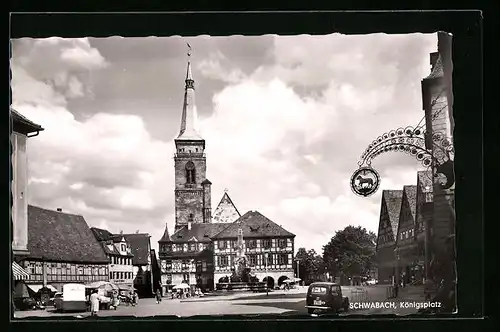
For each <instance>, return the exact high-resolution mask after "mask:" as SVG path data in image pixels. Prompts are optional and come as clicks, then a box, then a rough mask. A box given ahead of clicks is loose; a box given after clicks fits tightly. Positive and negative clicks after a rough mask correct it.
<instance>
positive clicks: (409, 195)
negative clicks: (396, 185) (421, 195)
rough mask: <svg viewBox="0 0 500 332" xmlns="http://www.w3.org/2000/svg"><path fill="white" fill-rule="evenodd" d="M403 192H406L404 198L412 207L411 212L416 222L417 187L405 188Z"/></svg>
mask: <svg viewBox="0 0 500 332" xmlns="http://www.w3.org/2000/svg"><path fill="white" fill-rule="evenodd" d="M403 191H404V196H405V198H406V200H407V202H408V205H409V207H410V212H411V215H412V217H413V220H415V215H416V209H417V186H415V185H411V186H404V187H403Z"/></svg>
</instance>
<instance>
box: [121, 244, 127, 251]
mask: <svg viewBox="0 0 500 332" xmlns="http://www.w3.org/2000/svg"><path fill="white" fill-rule="evenodd" d="M122 251H127V246H126V245H125V244H124V243H122Z"/></svg>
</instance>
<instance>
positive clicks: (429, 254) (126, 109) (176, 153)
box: [9, 32, 457, 319]
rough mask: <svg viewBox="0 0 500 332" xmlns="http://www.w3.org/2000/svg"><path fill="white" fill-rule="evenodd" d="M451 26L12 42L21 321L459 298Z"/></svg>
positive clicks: (420, 305) (438, 308)
mask: <svg viewBox="0 0 500 332" xmlns="http://www.w3.org/2000/svg"><path fill="white" fill-rule="evenodd" d="M451 39H452V37H451V36H450V35H449V34H446V33H441V32H440V33H434V34H428V35H426V34H409V35H397V36H389V35H383V34H374V35H367V36H344V35H340V34H333V35H329V36H288V37H282V36H261V37H245V36H235V37H208V36H200V37H190V38H183V37H165V38H157V37H151V38H138V39H135V38H118V37H116V38H115V37H111V38H90V37H89V38H79V39H64V38H57V37H53V38H47V39H19V40H13V41H12V45H13V46H12V47H13V56H12V59H11V67H12V73H13V75H12V77H13V79H12V84H11V85H12V91H13V98H12V99H13V100H12V105H11V108H10V110H9V112H10V116H11V120H12V134H11V147H12V155H11V161H12V169H13V172H12V178H11V181H12V213H11V216H12V227H11V230H12V232H11V233H12V264H11V265H12V273H11V285H12V294H11V295H12V306H11V307H12V308H11V309H12V311H13V317H14V318H16V319H27V318H33V317H48V318H54V317H66V316H70V317H75V318H80V319H98V318H99V317H114V316H120V317H123V316H135V317H151V316H175V317H193V316H220V315H266V314H269V315H309V316H318V315H322V314H328V313H332V314H335V315H337V314H338V315H341V316H345V315H377V314H394V315H407V314H418V313H429V312H433V313H441V312H443V313H453V312H455V311H456V310H457V307H456V303H455V302H456V301H455V289H456V285H457V280H456V272H455V269H456V267H455V262H456V261H455V247H454V238H455V208H454V192H455V191H454V190H455V185H454V173H453V160H454V147H453V144H452V142H453V138H452V133H453V126H454V122H453V116H452V96H451V93H450V90H451V67H450V66H451V54H450V52H451ZM325 45H329V46H328V47H331V49H332V54H333V55H331V58H328V57H327V55H325V52H323V51H322V49H323V47H326V46H325ZM342 45H344V46H345V49H342V48H339V47H340V46H342ZM393 45H397V47H396V48H397V49H398V50H399V51H398V52H394V53H392V54H389V53H388V52H386V49H387V48H389V47H392V46H393ZM374 47H375V48H377V50H378V51H377V52H378V53H377V52H371V50H372V49H373V48H374ZM407 49H408V50H407ZM333 50H335V51H333ZM369 50H370V51H369ZM270 52H274V53H272V54H273V56H272V57H270V56H269V54H271V53H270ZM250 53H252V56H250V55H249V54H250ZM254 53H255V54H254ZM319 54H321V56H323V58H321V57H320V58H318V57H317V56H318V55H319ZM255 59H257V60H255ZM318 59H320V60H318ZM367 64H370V65H367ZM354 80H356V82H355V81H354ZM361 96H363V97H361ZM400 98H402V99H404V102H405V106H404V107H400V108H398V109H396V108H395V105H401V103H402V101H403V100H402V99H400ZM398 107H399V106H398ZM405 112H406V113H405Z"/></svg>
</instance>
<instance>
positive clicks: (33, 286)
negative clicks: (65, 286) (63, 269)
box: [28, 284, 58, 293]
mask: <svg viewBox="0 0 500 332" xmlns="http://www.w3.org/2000/svg"><path fill="white" fill-rule="evenodd" d="M28 287H29V289H31V290H32V291H33V292H35V293H38V291H39V290H40V289H42V288H43V285H40V284H36V285H30V284H28ZM45 287H47V288H48V289H50V290H51V291H52V292H58V290H57V288H55V287H54V286H51V285H47V286H45Z"/></svg>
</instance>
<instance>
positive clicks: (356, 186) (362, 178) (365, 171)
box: [351, 167, 380, 197]
mask: <svg viewBox="0 0 500 332" xmlns="http://www.w3.org/2000/svg"><path fill="white" fill-rule="evenodd" d="M379 185H380V176H379V175H378V173H377V171H375V170H374V169H373V168H371V167H360V168H359V169H357V170H356V171H355V172H354V173H353V174H352V176H351V189H352V191H353V192H354V193H355V194H356V195H359V196H363V197H368V196H370V195H372V194H373V193H375V192H376V191H377V189H378V187H379Z"/></svg>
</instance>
